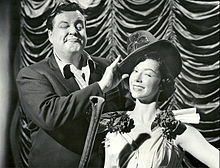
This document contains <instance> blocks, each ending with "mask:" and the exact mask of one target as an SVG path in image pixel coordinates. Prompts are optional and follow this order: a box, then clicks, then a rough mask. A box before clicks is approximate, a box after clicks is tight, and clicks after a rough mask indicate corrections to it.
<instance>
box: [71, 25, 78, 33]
mask: <svg viewBox="0 0 220 168" xmlns="http://www.w3.org/2000/svg"><path fill="white" fill-rule="evenodd" d="M76 33H77V30H76V28H75V26H70V27H69V34H76Z"/></svg>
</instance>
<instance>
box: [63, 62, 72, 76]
mask: <svg viewBox="0 0 220 168" xmlns="http://www.w3.org/2000/svg"><path fill="white" fill-rule="evenodd" d="M63 74H64V77H65V78H66V79H69V78H71V77H74V74H73V73H72V72H71V71H70V64H67V65H65V66H64V68H63Z"/></svg>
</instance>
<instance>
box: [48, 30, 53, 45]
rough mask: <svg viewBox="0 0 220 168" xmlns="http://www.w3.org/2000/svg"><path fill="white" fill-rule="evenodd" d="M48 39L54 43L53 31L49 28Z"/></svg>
mask: <svg viewBox="0 0 220 168" xmlns="http://www.w3.org/2000/svg"><path fill="white" fill-rule="evenodd" d="M48 39H49V41H50V42H51V43H52V31H51V30H48Z"/></svg>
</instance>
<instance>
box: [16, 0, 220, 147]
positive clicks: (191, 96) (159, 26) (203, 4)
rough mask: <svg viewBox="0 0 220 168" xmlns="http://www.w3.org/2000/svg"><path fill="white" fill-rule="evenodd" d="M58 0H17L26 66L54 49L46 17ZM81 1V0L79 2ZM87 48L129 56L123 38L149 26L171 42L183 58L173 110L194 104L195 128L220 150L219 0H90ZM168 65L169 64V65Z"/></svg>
mask: <svg viewBox="0 0 220 168" xmlns="http://www.w3.org/2000/svg"><path fill="white" fill-rule="evenodd" d="M62 2H63V1H59V0H35V1H33V0H21V9H20V10H21V26H20V29H21V30H20V32H21V34H20V46H21V49H20V55H21V65H20V67H24V66H27V65H30V64H33V63H36V62H38V61H40V60H42V59H44V58H45V57H48V56H49V55H50V53H51V52H52V50H51V49H52V47H51V44H50V43H49V41H48V36H47V29H46V24H45V23H46V18H47V16H48V14H49V13H50V12H51V11H53V10H54V9H55V8H56V6H57V5H59V3H62ZM79 3H80V1H79ZM83 3H84V4H83V5H84V6H86V8H85V11H86V15H87V35H88V42H87V47H86V51H87V52H88V53H90V54H91V55H94V56H97V57H105V58H109V59H111V60H114V59H115V58H116V56H117V55H118V54H120V55H121V56H122V58H125V57H126V55H127V51H126V43H127V36H128V35H129V34H131V33H132V32H135V31H137V30H149V31H150V32H151V33H152V34H154V35H155V36H156V37H157V38H158V39H167V40H170V41H172V42H173V43H174V44H175V45H176V46H177V47H178V49H179V51H180V53H181V57H182V60H183V68H182V72H181V74H180V75H179V77H178V79H177V82H176V91H175V94H174V99H175V100H176V104H175V107H176V108H186V107H196V108H197V112H198V113H200V115H201V123H200V124H199V125H195V127H196V128H198V129H199V131H200V132H201V133H202V134H203V135H204V136H205V137H206V139H207V140H208V141H209V142H210V143H212V144H213V145H215V146H216V147H217V148H220V134H219V133H220V128H219V125H220V116H219V46H220V45H219V36H220V33H219V28H220V26H219V24H220V23H219V1H216V0H200V1H198V0H184V1H181V0H90V1H84V2H83ZM170 66H172V65H170Z"/></svg>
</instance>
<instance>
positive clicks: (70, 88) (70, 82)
mask: <svg viewBox="0 0 220 168" xmlns="http://www.w3.org/2000/svg"><path fill="white" fill-rule="evenodd" d="M48 63H49V67H50V68H51V69H52V70H53V71H54V76H55V78H56V79H57V81H59V83H60V84H61V85H62V86H63V87H64V88H65V90H66V91H67V92H68V94H70V93H72V92H74V91H76V90H79V89H80V88H79V86H78V84H77V82H76V80H75V78H74V77H71V78H69V79H66V78H64V76H63V75H62V73H61V71H60V69H59V66H58V64H57V62H56V60H55V57H54V55H51V56H50V57H49V60H48Z"/></svg>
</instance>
